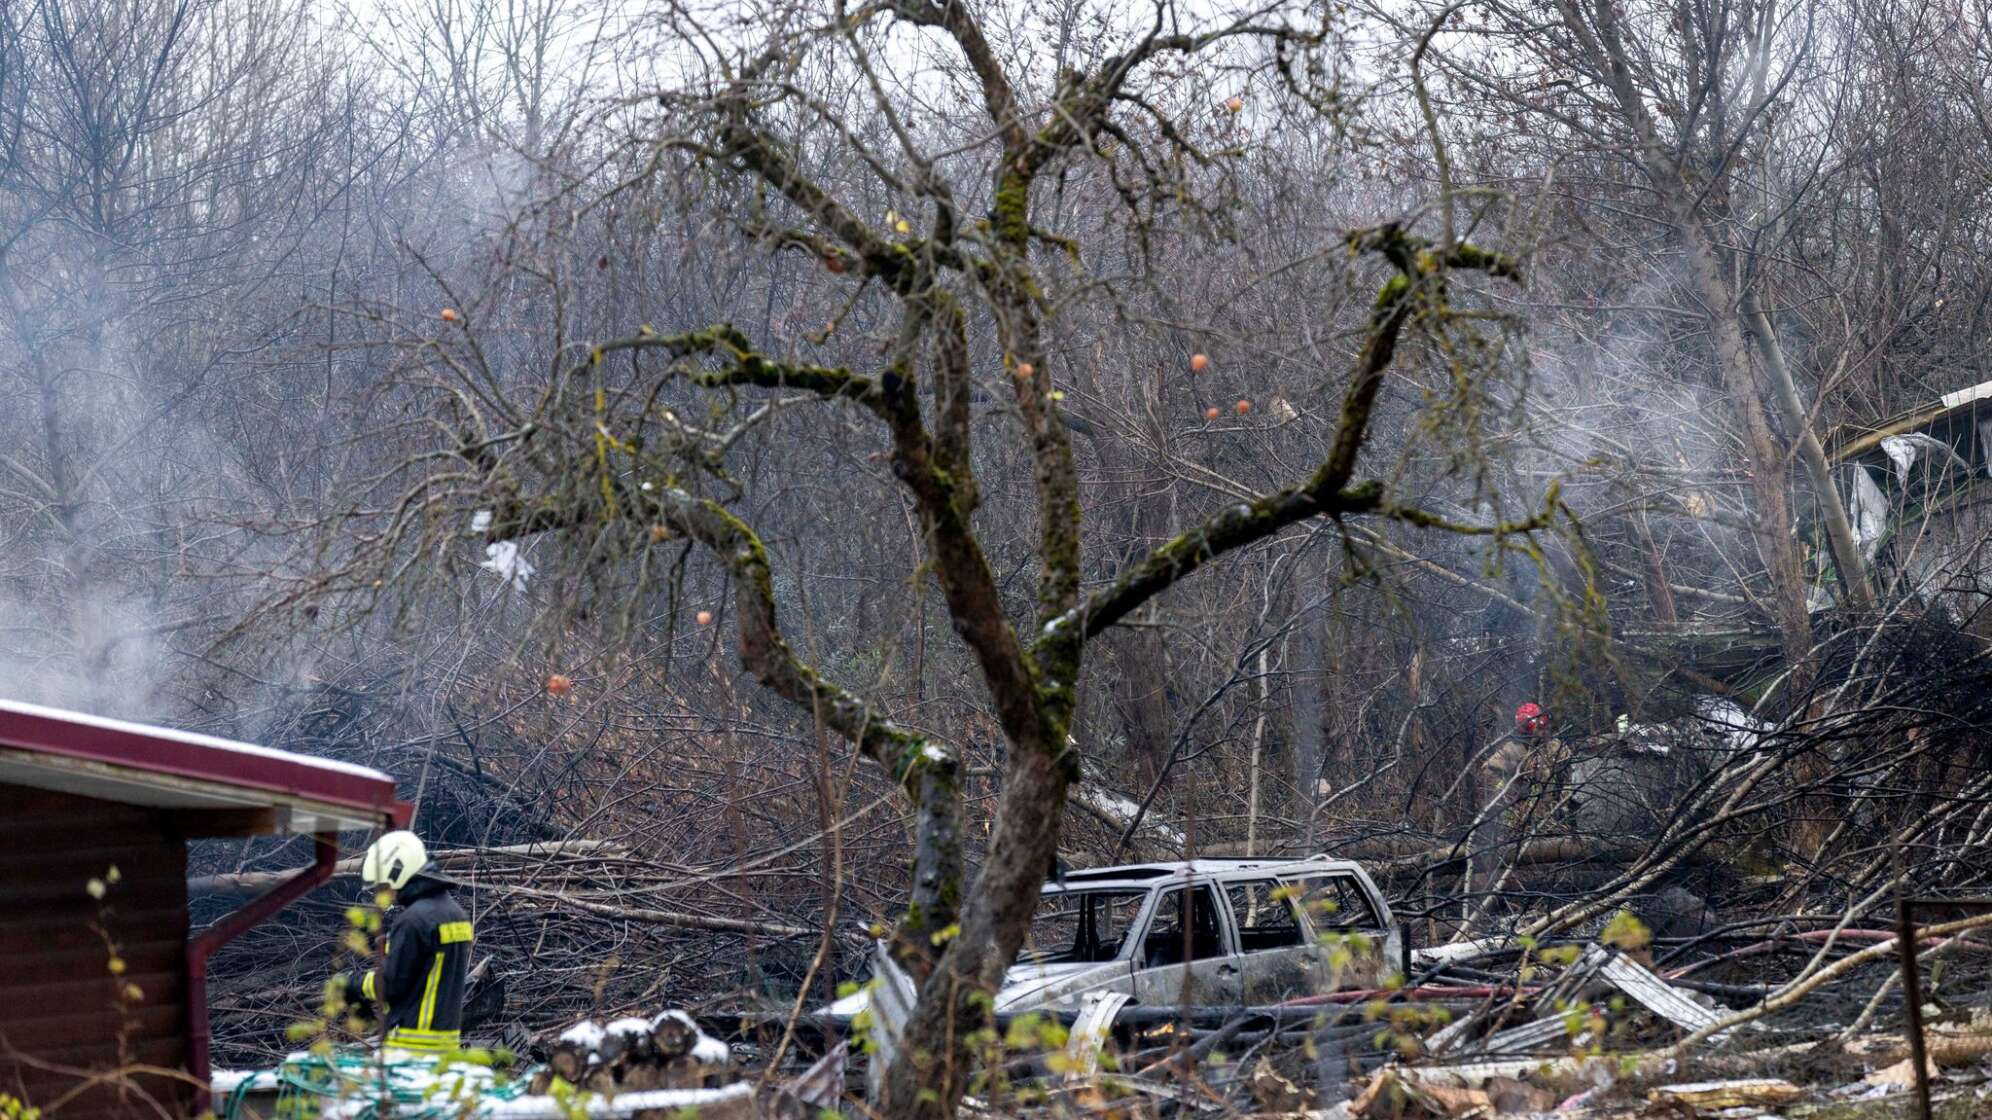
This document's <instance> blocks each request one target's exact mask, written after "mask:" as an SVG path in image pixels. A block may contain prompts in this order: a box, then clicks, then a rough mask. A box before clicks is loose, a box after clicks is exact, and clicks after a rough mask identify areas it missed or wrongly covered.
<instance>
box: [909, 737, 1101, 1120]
mask: <svg viewBox="0 0 1992 1120" xmlns="http://www.w3.org/2000/svg"><path fill="white" fill-rule="evenodd" d="M1065 757H1066V756H1065V755H1064V752H1062V751H1060V752H1057V753H1056V757H1055V756H1054V752H1053V751H1051V750H1048V749H1046V748H1045V747H1044V745H1042V744H1035V743H1034V744H1015V743H1013V744H1011V748H1010V764H1009V766H1008V767H1007V768H1006V771H1005V773H1004V779H1003V796H1002V799H1001V801H1000V802H999V803H998V805H997V809H996V820H995V824H994V827H993V830H992V832H991V835H990V837H989V849H988V855H987V856H986V858H985V859H984V862H983V864H982V870H981V871H980V872H979V873H978V874H977V875H976V877H975V884H974V886H973V887H972V888H970V890H969V892H968V899H967V904H966V906H965V907H964V908H963V910H962V914H961V929H960V932H959V934H958V935H957V936H955V937H954V938H953V939H951V940H949V941H948V942H947V948H946V951H945V952H943V953H942V954H941V957H940V960H939V961H938V962H937V963H936V964H935V966H934V969H933V971H932V972H931V973H930V974H929V975H928V976H927V978H926V980H925V981H923V982H922V983H921V985H920V996H919V1000H918V1002H917V1003H916V1004H915V1006H914V1009H913V1014H912V1017H911V1018H909V1019H908V1020H907V1022H906V1027H905V1031H904V1033H903V1034H902V1035H901V1037H900V1045H901V1049H900V1053H899V1056H898V1058H897V1059H895V1060H894V1061H893V1063H892V1068H891V1069H890V1070H888V1071H887V1073H886V1077H885V1093H884V1097H883V1098H882V1099H881V1100H880V1101H879V1102H878V1113H879V1115H881V1116H889V1117H894V1118H895V1120H901V1118H903V1120H916V1118H917V1120H946V1118H947V1117H950V1116H953V1115H954V1108H955V1102H956V1101H958V1100H959V1099H960V1098H961V1095H962V1093H963V1092H965V1091H966V1089H967V1086H968V1079H969V1078H970V1077H971V1076H972V1075H973V1072H974V1070H973V1068H972V1062H973V1056H972V1050H971V1048H970V1046H969V1045H968V1043H967V1042H966V1040H967V1039H968V1038H969V1036H971V1035H972V1034H974V1033H975V1032H976V1031H978V1030H981V1029H983V1028H984V1027H986V1026H988V1025H990V1023H991V1022H992V1020H991V1018H990V1010H991V1008H990V1003H989V997H991V996H993V995H994V994H995V993H996V990H997V989H998V988H1000V987H1001V986H1002V982H1003V973H1004V972H1005V971H1006V970H1007V969H1008V968H1009V965H1010V961H1011V960H1013V959H1014V958H1015V957H1016V955H1017V950H1018V949H1019V948H1021V947H1022V946H1023V943H1024V935H1025V934H1026V933H1028V932H1029V931H1030V924H1031V916H1032V914H1033V913H1034V912H1035V910H1036V909H1037V900H1038V888H1039V887H1040V886H1042V885H1043V883H1044V880H1045V878H1046V875H1047V873H1048V872H1049V871H1050V870H1051V865H1052V859H1053V857H1054V856H1055V855H1056V854H1057V852H1058V826H1059V814H1060V810H1061V808H1062V807H1063V806H1064V804H1065V791H1066V788H1067V787H1068V786H1069V785H1070V784H1071V781H1072V773H1071V769H1070V768H1069V767H1068V766H1067V765H1066V762H1065Z"/></svg>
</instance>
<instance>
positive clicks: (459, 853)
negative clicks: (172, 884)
mask: <svg viewBox="0 0 1992 1120" xmlns="http://www.w3.org/2000/svg"><path fill="white" fill-rule="evenodd" d="M628 854H629V853H628V852H627V851H626V850H625V849H624V848H623V847H622V846H621V845H620V844H614V843H611V842H609V841H607V840H551V841H543V842H539V843H533V844H511V845H508V846H505V847H500V848H444V849H441V850H438V851H432V852H430V853H429V864H430V866H432V867H438V868H445V867H463V866H466V865H468V864H472V863H475V862H477V861H478V860H481V859H488V858H490V857H492V856H527V857H532V856H545V857H550V858H558V857H563V856H568V857H571V856H589V857H593V858H596V859H613V858H619V857H622V856H626V855H628ZM362 858H363V857H360V856H355V857H353V858H352V859H342V860H340V861H339V862H338V864H337V865H335V866H334V868H333V871H332V874H333V876H334V877H335V878H337V877H339V876H348V877H350V876H353V875H358V874H359V873H360V861H361V859H362ZM301 870H303V869H302V868H288V869H286V870H283V871H239V872H236V873H234V874H232V875H202V876H199V877H197V878H193V879H189V880H187V895H188V897H190V898H197V897H202V896H207V895H222V896H234V897H241V898H247V897H251V896H254V895H259V894H262V893H263V892H265V891H267V890H269V889H271V888H272V887H275V886H276V885H277V884H279V883H281V882H283V881H284V880H286V879H289V878H291V877H292V876H294V875H296V874H297V873H298V872H299V871H301Z"/></svg>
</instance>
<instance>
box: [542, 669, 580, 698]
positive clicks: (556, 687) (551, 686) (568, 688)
mask: <svg viewBox="0 0 1992 1120" xmlns="http://www.w3.org/2000/svg"><path fill="white" fill-rule="evenodd" d="M572 691H574V678H572V677H570V676H568V675H567V674H566V673H555V674H553V675H552V676H550V677H548V678H547V679H546V694H547V695H548V696H553V697H560V696H565V695H567V694H568V693H570V692H572Z"/></svg>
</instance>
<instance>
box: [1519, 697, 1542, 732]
mask: <svg viewBox="0 0 1992 1120" xmlns="http://www.w3.org/2000/svg"><path fill="white" fill-rule="evenodd" d="M1548 726H1549V717H1548V716H1546V715H1543V714H1542V706H1541V705H1539V704H1534V703H1529V704H1523V705H1522V706H1521V707H1519V708H1516V709H1515V730H1517V731H1519V732H1521V733H1522V734H1524V735H1535V734H1538V733H1539V732H1541V731H1543V730H1544V729H1546V728H1547V727H1548Z"/></svg>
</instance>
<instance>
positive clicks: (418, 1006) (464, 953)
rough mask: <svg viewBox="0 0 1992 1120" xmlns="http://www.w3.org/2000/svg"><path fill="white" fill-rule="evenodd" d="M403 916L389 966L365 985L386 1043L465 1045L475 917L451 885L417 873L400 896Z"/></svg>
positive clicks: (392, 935) (391, 934)
mask: <svg viewBox="0 0 1992 1120" xmlns="http://www.w3.org/2000/svg"><path fill="white" fill-rule="evenodd" d="M396 900H397V901H399V902H400V903H401V913H400V914H399V915H398V916H396V917H395V919H394V925H393V926H392V927H391V928H390V929H389V930H388V934H387V963H386V965H385V966H384V967H382V968H378V969H375V970H374V971H372V972H369V973H367V975H366V978H365V979H363V980H362V981H360V994H361V995H362V996H364V997H365V998H366V999H367V1000H369V1001H370V1002H372V1003H374V1004H376V1005H378V1006H380V1007H381V1008H382V1012H381V1024H382V1026H384V1027H386V1028H387V1037H386V1040H385V1045H388V1046H394V1047H398V1048H400V1049H403V1050H419V1051H430V1052H435V1051H450V1050H455V1049H458V1048H459V1047H460V1046H461V1045H462V1042H463V996H464V988H465V987H467V986H468V985H469V983H470V980H469V975H470V945H471V929H470V915H468V914H466V913H464V910H463V907H462V906H461V905H460V904H459V903H458V902H457V900H456V898H455V897H454V896H452V895H451V894H450V891H449V887H448V886H446V885H445V884H443V883H441V882H438V881H437V880H435V879H431V878H428V877H427V876H422V875H417V876H416V877H415V878H413V879H410V880H409V881H408V885H407V886H405V887H403V888H402V889H401V890H400V891H398V892H397V893H396Z"/></svg>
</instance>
